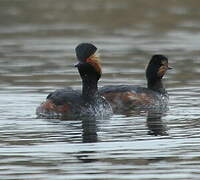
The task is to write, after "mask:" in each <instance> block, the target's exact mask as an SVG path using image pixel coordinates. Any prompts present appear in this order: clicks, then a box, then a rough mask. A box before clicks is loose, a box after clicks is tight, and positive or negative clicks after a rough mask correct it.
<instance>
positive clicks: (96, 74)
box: [75, 43, 101, 80]
mask: <svg viewBox="0 0 200 180" xmlns="http://www.w3.org/2000/svg"><path fill="white" fill-rule="evenodd" d="M75 51H76V56H77V58H78V61H79V62H78V64H76V65H75V67H77V68H78V70H79V73H80V75H81V77H82V79H88V80H89V79H95V80H99V78H100V77H101V65H100V63H99V57H98V56H97V55H96V51H97V48H96V47H95V46H94V45H93V44H91V43H81V44H79V45H78V46H77V47H76V49H75Z"/></svg>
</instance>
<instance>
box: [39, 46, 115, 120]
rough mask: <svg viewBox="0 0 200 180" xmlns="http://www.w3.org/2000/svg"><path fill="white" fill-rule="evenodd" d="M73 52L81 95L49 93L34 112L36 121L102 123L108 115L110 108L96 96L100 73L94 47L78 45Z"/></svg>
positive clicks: (60, 91)
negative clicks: (81, 120) (89, 119)
mask: <svg viewBox="0 0 200 180" xmlns="http://www.w3.org/2000/svg"><path fill="white" fill-rule="evenodd" d="M75 52H76V56H77V59H78V63H77V64H76V65H75V67H76V68H77V69H78V72H79V74H80V77H81V79H82V92H81V91H79V90H78V91H76V90H73V89H72V88H70V87H66V88H63V89H58V90H56V91H54V92H52V93H50V94H49V95H48V96H47V98H46V101H45V102H43V103H42V104H41V105H40V106H39V107H38V108H37V110H36V114H37V117H39V118H51V119H52V118H53V119H57V118H58V119H66V120H68V119H70V120H71V119H72V120H73V119H84V118H95V119H102V118H108V117H110V116H111V115H112V108H111V106H110V104H109V103H108V102H107V100H105V98H104V97H102V96H100V95H99V93H98V80H99V79H100V77H101V74H102V69H101V65H100V58H99V56H98V54H97V47H96V46H94V45H93V44H91V43H81V44H79V45H78V46H77V47H76V48H75Z"/></svg>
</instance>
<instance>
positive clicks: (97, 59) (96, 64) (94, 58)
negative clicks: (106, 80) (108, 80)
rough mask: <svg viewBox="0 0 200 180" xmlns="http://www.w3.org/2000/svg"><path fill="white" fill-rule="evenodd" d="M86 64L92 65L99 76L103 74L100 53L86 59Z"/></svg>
mask: <svg viewBox="0 0 200 180" xmlns="http://www.w3.org/2000/svg"><path fill="white" fill-rule="evenodd" d="M86 62H87V63H89V64H91V65H92V66H93V67H94V68H95V70H96V71H97V72H98V73H99V74H101V73H102V70H101V63H100V57H99V54H98V53H94V54H93V55H91V56H90V57H89V58H87V59H86Z"/></svg>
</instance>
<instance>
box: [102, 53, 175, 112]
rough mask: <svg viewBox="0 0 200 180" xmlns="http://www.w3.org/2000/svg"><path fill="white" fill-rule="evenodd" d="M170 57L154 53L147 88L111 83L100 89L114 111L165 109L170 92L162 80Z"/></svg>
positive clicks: (147, 77)
mask: <svg viewBox="0 0 200 180" xmlns="http://www.w3.org/2000/svg"><path fill="white" fill-rule="evenodd" d="M169 69H171V67H169V66H168V58H167V57H166V56H163V55H159V54H157V55H153V56H152V58H151V60H150V61H149V64H148V66H147V68H146V79H147V88H145V87H140V86H134V85H118V86H117V85H110V86H104V87H102V88H100V89H99V92H100V94H101V95H102V96H104V97H105V98H106V99H107V100H108V101H109V103H110V104H111V106H112V109H113V112H114V113H126V112H129V111H131V110H148V109H159V110H161V109H162V110H164V109H166V108H167V104H168V99H169V96H168V93H167V91H166V90H165V87H164V85H163V82H162V78H163V76H164V75H165V74H166V72H167V70H169Z"/></svg>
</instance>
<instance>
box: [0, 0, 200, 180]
mask: <svg viewBox="0 0 200 180" xmlns="http://www.w3.org/2000/svg"><path fill="white" fill-rule="evenodd" d="M199 7H200V2H199V1H197V0H190V1H186V0H182V1H174V0H169V1H162V2H161V1H159V0H153V1H147V0H135V1H132V0H126V1H121V0H96V1H95V0H84V2H83V1H81V0H76V1H70V0H66V1H65V0H59V1H55V0H42V1H40V0H29V1H25V0H12V1H11V0H2V1H0V114H1V116H0V179H2V180H6V179H9V180H10V179H13V180H27V179H33V180H46V179H49V180H51V179H52V180H55V179H56V180H57V179H63V180H64V179H67V180H75V179H76V180H83V179H84V180H89V179H91V180H97V179H98V180H104V179H109V180H112V179H118V180H122V179H123V180H126V179H130V180H133V179H136V180H146V179H166V180H167V179H173V180H174V179H181V180H183V179H186V180H189V179H197V180H198V179H200V170H199V167H200V151H199V149H200V99H199V94H200V78H199V77H200V76H199V74H200V70H199V69H200V56H199V55H200V54H199V52H200V51H199V43H200V24H199V18H200V11H199ZM80 42H93V43H94V44H95V45H97V46H98V47H99V49H100V53H101V57H102V65H103V77H102V79H101V81H100V83H99V85H100V86H102V85H106V84H138V85H141V86H145V85H146V81H145V76H144V69H145V65H146V64H147V62H148V60H149V59H150V57H151V56H152V55H153V54H155V53H160V54H164V55H166V56H168V58H169V63H170V65H171V66H172V67H173V68H174V69H173V70H172V71H170V72H168V74H167V76H166V77H165V85H166V88H167V90H168V92H169V95H170V105H169V111H168V112H166V113H165V114H162V115H161V114H151V113H141V114H139V115H138V114H137V115H135V114H129V115H114V116H113V117H112V118H111V119H110V120H108V119H104V120H96V121H95V120H86V121H83V122H82V121H81V120H80V121H60V120H46V119H36V116H35V108H36V107H37V106H38V105H39V103H40V102H41V101H43V100H44V99H45V97H46V95H47V94H48V93H49V92H52V91H53V90H55V89H58V88H62V87H65V86H71V87H73V88H81V87H80V83H81V81H80V78H79V76H78V73H77V70H76V69H75V68H74V67H73V64H74V63H76V58H75V54H74V47H75V46H76V45H77V44H78V43H80Z"/></svg>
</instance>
